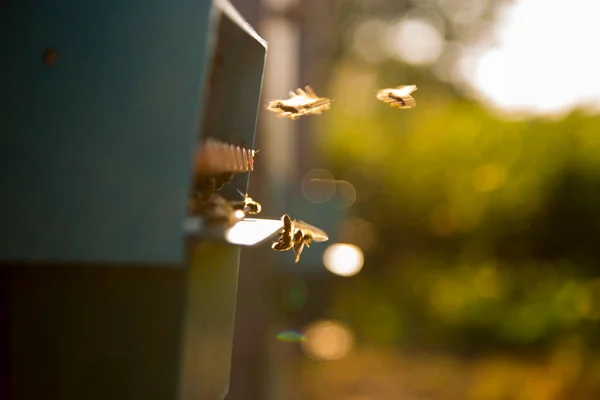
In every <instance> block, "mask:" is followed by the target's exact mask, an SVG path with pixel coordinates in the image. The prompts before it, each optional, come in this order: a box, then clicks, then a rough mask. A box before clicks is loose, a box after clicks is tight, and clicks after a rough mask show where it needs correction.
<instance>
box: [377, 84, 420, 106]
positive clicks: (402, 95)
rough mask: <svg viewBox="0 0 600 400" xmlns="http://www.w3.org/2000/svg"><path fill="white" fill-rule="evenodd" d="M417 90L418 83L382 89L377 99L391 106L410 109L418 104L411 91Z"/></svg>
mask: <svg viewBox="0 0 600 400" xmlns="http://www.w3.org/2000/svg"><path fill="white" fill-rule="evenodd" d="M416 90H417V85H400V86H397V87H396V88H390V89H381V90H380V91H379V92H378V93H377V99H378V100H381V101H383V102H384V103H387V104H389V105H390V106H391V107H395V108H401V109H410V108H413V107H416V106H417V102H416V100H415V98H414V97H412V95H411V93H412V92H414V91H416Z"/></svg>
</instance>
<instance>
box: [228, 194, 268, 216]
mask: <svg viewBox="0 0 600 400" xmlns="http://www.w3.org/2000/svg"><path fill="white" fill-rule="evenodd" d="M238 193H239V194H240V195H241V196H242V197H243V198H244V200H242V201H231V202H230V204H231V206H232V207H233V208H234V209H235V210H242V211H244V213H246V214H258V213H260V212H261V211H262V206H261V205H260V203H259V202H258V201H255V200H253V199H252V197H248V194H244V193H242V192H240V191H239V190H238Z"/></svg>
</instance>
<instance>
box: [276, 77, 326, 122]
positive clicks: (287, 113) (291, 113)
mask: <svg viewBox="0 0 600 400" xmlns="http://www.w3.org/2000/svg"><path fill="white" fill-rule="evenodd" d="M304 88H305V89H306V91H304V90H302V89H300V88H298V89H297V90H296V93H294V92H292V91H290V92H289V95H290V98H289V99H287V100H273V101H271V102H269V104H268V105H267V110H269V111H272V112H276V113H279V114H280V115H281V116H284V117H288V118H289V119H292V120H294V119H298V118H300V117H301V116H303V115H309V114H321V113H323V111H326V110H329V108H330V106H331V100H329V99H328V98H326V97H319V96H317V94H316V93H315V91H314V90H313V88H312V87H310V86H308V85H307V86H305V87H304Z"/></svg>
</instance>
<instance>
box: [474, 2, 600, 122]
mask: <svg viewBox="0 0 600 400" xmlns="http://www.w3.org/2000/svg"><path fill="white" fill-rule="evenodd" d="M495 37H496V45H495V46H494V47H489V46H488V47H487V49H484V51H483V52H482V53H480V54H479V55H478V56H476V57H475V58H474V60H473V62H474V64H472V65H471V68H469V70H470V71H471V72H472V73H471V74H469V76H470V79H469V80H470V83H471V84H472V85H473V86H474V88H475V89H477V91H479V92H480V93H481V95H482V97H483V98H484V99H486V100H487V101H488V102H489V103H491V105H493V106H494V107H496V108H499V109H501V110H503V111H508V112H512V111H516V112H519V113H521V112H526V113H529V114H554V113H562V112H565V111H569V110H570V109H572V108H574V107H575V106H578V105H587V106H591V107H593V109H595V110H598V111H600V44H598V39H599V38H600V1H597V0H571V1H569V2H565V1H564V0H516V1H514V2H513V3H512V5H510V6H509V9H508V10H507V11H506V13H505V14H504V18H503V20H501V21H500V23H499V24H498V28H497V31H496V36H495Z"/></svg>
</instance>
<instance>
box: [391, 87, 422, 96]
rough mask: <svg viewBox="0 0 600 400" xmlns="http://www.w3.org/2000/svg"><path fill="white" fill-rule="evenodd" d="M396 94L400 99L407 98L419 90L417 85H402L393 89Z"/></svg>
mask: <svg viewBox="0 0 600 400" xmlns="http://www.w3.org/2000/svg"><path fill="white" fill-rule="evenodd" d="M392 90H393V92H394V94H395V95H396V96H398V97H402V96H406V95H409V94H411V93H412V92H414V91H416V90H417V85H400V86H396V88H395V89H392Z"/></svg>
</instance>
